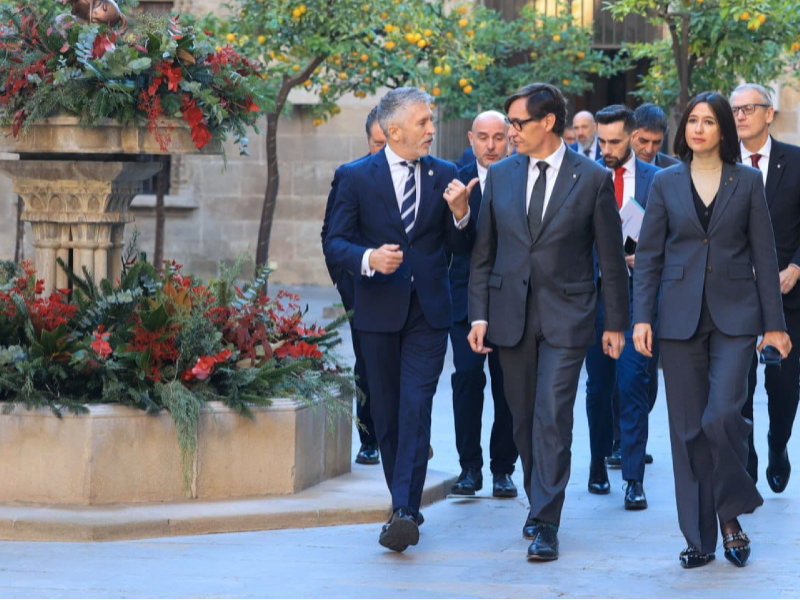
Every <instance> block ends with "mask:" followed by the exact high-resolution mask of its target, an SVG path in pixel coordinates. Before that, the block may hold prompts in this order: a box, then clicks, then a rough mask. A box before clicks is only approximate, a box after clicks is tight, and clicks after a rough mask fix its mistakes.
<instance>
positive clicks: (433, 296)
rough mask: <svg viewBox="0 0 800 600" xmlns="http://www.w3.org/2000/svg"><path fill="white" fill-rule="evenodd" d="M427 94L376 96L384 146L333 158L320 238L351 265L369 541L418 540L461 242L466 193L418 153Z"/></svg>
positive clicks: (333, 255) (426, 129)
mask: <svg viewBox="0 0 800 600" xmlns="http://www.w3.org/2000/svg"><path fill="white" fill-rule="evenodd" d="M431 101H432V98H431V97H430V96H429V95H428V94H426V93H425V92H422V91H421V90H418V89H416V88H406V87H403V88H397V89H395V90H391V91H389V92H388V93H387V94H386V95H385V96H383V98H381V101H380V103H379V104H378V122H379V123H380V126H381V129H382V130H383V133H384V135H385V136H386V140H387V145H386V147H385V148H384V149H383V150H382V151H381V152H378V153H377V154H375V155H373V156H371V157H369V158H366V159H364V160H362V161H359V162H356V163H354V164H351V165H348V166H346V167H345V168H344V170H343V173H342V179H341V182H340V183H339V190H338V193H337V197H336V201H335V202H334V205H333V213H332V214H331V226H330V231H329V234H328V237H327V239H326V241H325V245H324V248H323V249H324V251H325V256H326V258H327V260H329V261H330V262H331V264H333V265H334V266H336V267H340V268H344V269H346V270H349V271H351V272H353V273H356V274H357V275H356V286H355V309H354V316H353V326H354V327H355V328H356V329H357V330H358V331H359V336H360V338H361V348H362V351H363V354H364V359H365V362H366V366H367V378H368V380H369V391H370V397H371V402H372V407H371V408H372V418H373V420H374V421H375V432H376V434H377V436H378V444H379V446H380V450H381V455H382V462H383V471H384V475H385V476H386V483H387V485H388V487H389V491H390V492H391V496H392V516H391V518H390V519H389V521H388V522H387V523H386V524H385V525H384V526H383V528H382V529H381V533H380V536H379V538H378V541H379V542H380V544H381V545H382V546H384V547H386V548H389V549H390V550H394V551H396V552H402V551H404V550H405V549H406V548H408V546H413V545H416V544H417V542H418V541H419V523H420V520H421V519H420V516H421V515H420V514H419V507H420V503H421V501H422V490H423V485H424V483H425V474H426V471H427V466H428V448H429V443H430V433H431V405H432V401H433V395H434V393H435V392H436V386H437V383H438V381H439V376H440V375H441V373H442V367H443V366H444V356H445V351H446V349H447V334H448V332H449V330H450V325H451V323H452V319H453V310H452V304H451V301H450V280H449V278H448V276H447V258H446V252H447V251H452V252H453V253H456V254H461V253H466V252H469V251H470V250H471V248H472V244H473V242H474V235H475V223H474V220H472V219H470V214H469V194H470V192H471V191H472V187H474V186H475V185H476V184H477V183H478V180H477V179H475V180H474V181H472V182H470V184H469V185H468V186H465V185H464V184H463V183H461V181H459V180H458V172H457V170H456V168H455V166H454V165H453V164H451V163H448V162H445V161H442V160H439V159H437V158H433V157H431V156H429V153H430V149H431V145H432V144H433V136H434V134H435V133H436V130H435V128H434V126H433V114H432V112H431V109H430V102H431Z"/></svg>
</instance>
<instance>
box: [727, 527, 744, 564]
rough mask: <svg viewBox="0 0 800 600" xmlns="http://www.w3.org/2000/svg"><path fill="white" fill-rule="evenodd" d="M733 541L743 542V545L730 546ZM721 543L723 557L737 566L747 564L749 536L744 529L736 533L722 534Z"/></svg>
mask: <svg viewBox="0 0 800 600" xmlns="http://www.w3.org/2000/svg"><path fill="white" fill-rule="evenodd" d="M734 542H744V545H740V546H730V545H729V544H733V543H734ZM722 545H723V546H725V558H727V559H728V560H729V561H730V562H732V563H733V564H734V565H736V566H737V567H743V566H745V564H747V559H748V558H750V538H749V537H747V534H746V533H745V532H744V531H741V530H739V531H737V532H736V533H729V534H728V535H725V536H723V538H722Z"/></svg>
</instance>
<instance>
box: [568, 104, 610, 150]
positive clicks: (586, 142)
mask: <svg viewBox="0 0 800 600" xmlns="http://www.w3.org/2000/svg"><path fill="white" fill-rule="evenodd" d="M572 129H573V130H574V131H575V138H576V140H577V141H576V142H575V143H574V144H570V146H569V148H570V150H575V152H580V153H582V154H583V155H584V156H585V157H587V158H590V159H591V160H600V158H601V157H602V153H601V152H600V144H599V143H598V142H597V135H596V130H597V127H596V125H595V121H594V117H593V116H592V113H590V112H589V111H588V110H582V111H580V112H578V113H575V116H574V117H572Z"/></svg>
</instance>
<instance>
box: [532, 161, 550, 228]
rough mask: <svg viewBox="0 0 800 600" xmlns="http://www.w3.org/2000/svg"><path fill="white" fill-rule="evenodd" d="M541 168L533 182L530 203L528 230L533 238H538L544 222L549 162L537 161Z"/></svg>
mask: <svg viewBox="0 0 800 600" xmlns="http://www.w3.org/2000/svg"><path fill="white" fill-rule="evenodd" d="M536 166H537V167H538V168H539V176H538V177H537V178H536V181H535V182H534V184H533V190H531V200H530V202H529V203H528V230H529V231H530V232H531V239H533V240H535V239H536V234H538V233H539V226H540V225H541V224H542V213H543V212H544V192H545V190H546V189H547V177H546V175H545V173H546V172H547V167H548V164H547V163H546V162H545V161H543V160H540V161H539V162H537V163H536Z"/></svg>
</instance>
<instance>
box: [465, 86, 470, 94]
mask: <svg viewBox="0 0 800 600" xmlns="http://www.w3.org/2000/svg"><path fill="white" fill-rule="evenodd" d="M464 93H465V94H471V93H472V86H471V85H466V86H464Z"/></svg>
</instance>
